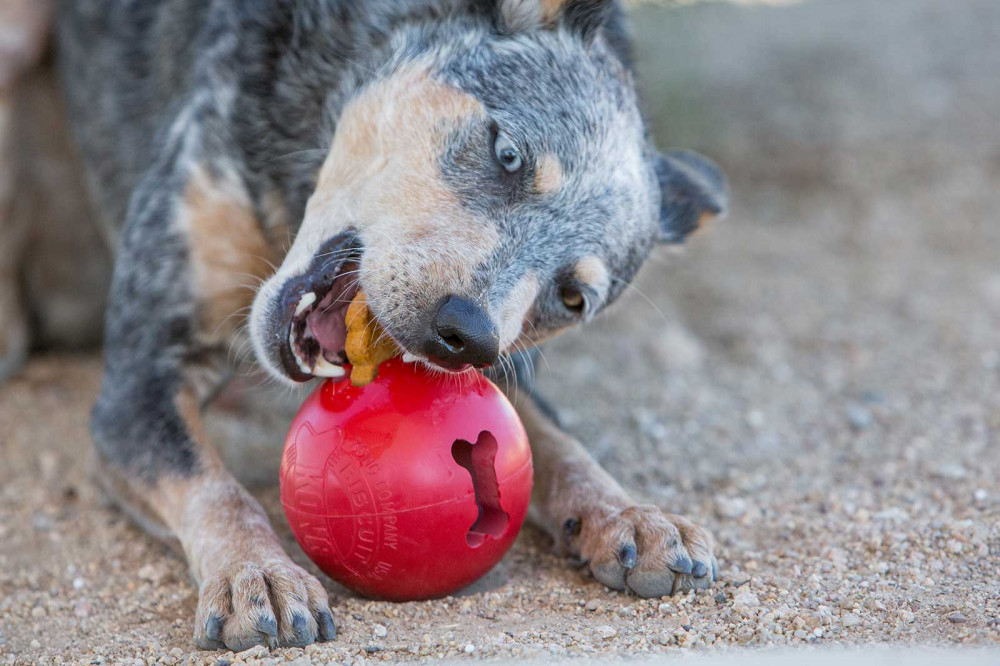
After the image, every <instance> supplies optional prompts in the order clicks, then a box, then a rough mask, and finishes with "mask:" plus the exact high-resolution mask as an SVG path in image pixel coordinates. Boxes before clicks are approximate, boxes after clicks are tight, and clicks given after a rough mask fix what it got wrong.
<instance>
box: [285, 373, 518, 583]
mask: <svg viewBox="0 0 1000 666" xmlns="http://www.w3.org/2000/svg"><path fill="white" fill-rule="evenodd" d="M352 378H353V375H352ZM531 483H532V465H531V451H530V449H529V448H528V439H527V436H526V435H525V432H524V427H523V426H522V424H521V421H520V419H518V417H517V414H516V412H515V411H514V408H513V406H512V405H511V404H510V402H508V401H507V399H506V398H505V397H504V395H503V394H502V393H501V392H500V390H499V389H498V388H497V387H496V386H495V385H493V383H491V382H490V381H489V380H488V379H487V378H486V377H484V376H483V375H481V374H479V373H477V372H471V373H466V374H463V375H460V376H458V377H457V378H448V380H447V381H446V380H443V379H442V378H441V377H440V376H438V375H435V374H433V373H431V372H430V371H428V370H427V369H425V368H423V367H422V366H420V365H418V364H414V363H404V362H403V361H402V359H398V358H397V359H391V360H389V361H386V362H384V363H382V365H381V368H380V369H379V372H378V377H377V378H375V379H374V381H372V382H371V383H370V384H368V385H367V386H363V387H359V386H354V385H353V384H352V382H345V381H340V382H334V381H332V380H326V381H325V382H323V383H322V384H321V385H320V386H319V387H318V388H317V389H316V390H315V391H314V392H313V394H312V395H310V396H309V398H308V399H307V400H306V402H305V404H303V405H302V408H301V410H300V411H299V413H298V415H297V416H296V417H295V420H294V421H293V422H292V426H291V430H290V431H289V433H288V438H287V440H286V444H285V451H284V454H283V457H282V464H281V476H280V486H281V503H282V506H283V507H284V509H285V515H286V516H287V517H288V522H289V524H290V525H291V528H292V532H293V533H294V534H295V538H296V539H297V540H298V542H299V544H300V545H301V546H302V549H303V550H304V551H305V553H306V555H308V556H309V557H310V558H311V559H312V561H313V562H315V563H316V564H317V566H319V568H320V569H322V570H323V571H324V572H325V573H326V574H327V575H329V576H330V577H331V578H333V579H334V580H336V581H338V582H340V583H342V584H343V585H345V586H347V587H349V588H351V589H353V590H355V591H357V592H359V593H361V594H363V595H365V596H368V597H375V598H382V599H390V600H397V601H403V600H412V599H429V598H434V597H440V596H444V595H446V594H450V593H451V592H454V591H455V590H458V589H460V588H462V587H465V586H466V585H468V584H469V583H472V582H473V581H475V580H476V579H478V578H479V577H481V576H482V575H484V574H485V573H486V572H487V571H489V570H490V569H491V568H492V567H493V565H495V564H496V563H497V562H498V561H499V560H500V558H501V557H503V554H504V553H505V552H506V551H507V549H508V548H509V547H510V546H511V544H512V543H513V542H514V538H515V537H516V536H517V533H518V531H519V530H520V528H521V524H522V523H523V522H524V517H525V515H526V514H527V511H528V502H529V500H530V498H531Z"/></svg>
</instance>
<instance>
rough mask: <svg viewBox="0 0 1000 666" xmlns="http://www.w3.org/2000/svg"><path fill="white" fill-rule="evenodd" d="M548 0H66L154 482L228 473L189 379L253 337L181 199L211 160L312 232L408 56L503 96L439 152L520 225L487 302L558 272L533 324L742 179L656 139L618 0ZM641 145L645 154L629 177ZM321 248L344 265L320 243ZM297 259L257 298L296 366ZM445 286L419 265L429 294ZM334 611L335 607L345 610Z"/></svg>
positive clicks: (82, 144)
mask: <svg viewBox="0 0 1000 666" xmlns="http://www.w3.org/2000/svg"><path fill="white" fill-rule="evenodd" d="M549 4H550V5H554V4H557V3H549ZM515 5H516V6H515ZM541 6H542V5H540V4H537V3H535V2H534V0H532V1H531V2H514V0H61V1H60V2H59V5H58V9H57V11H56V32H57V40H56V42H57V53H58V58H59V63H60V72H61V76H62V81H63V88H64V90H65V93H66V97H67V100H68V106H69V115H70V118H71V120H72V124H73V129H74V133H75V137H76V141H77V145H78V146H79V149H80V151H81V153H82V156H83V161H84V164H85V170H86V175H87V182H88V184H89V188H90V192H91V197H92V199H93V201H94V202H95V204H96V209H97V212H98V216H99V218H100V220H101V223H102V224H103V226H104V228H105V230H106V236H107V238H108V239H109V243H110V245H112V246H113V248H114V250H115V255H116V258H115V269H114V276H113V280H112V287H111V292H110V301H109V307H108V312H107V325H106V333H105V345H106V373H105V380H104V384H103V387H102V390H101V394H100V397H99V400H98V402H97V405H96V407H95V410H94V419H93V432H94V438H95V441H96V443H97V448H98V451H99V452H100V457H101V459H102V460H103V461H104V462H105V463H106V464H107V465H109V466H110V468H112V469H114V470H116V473H117V474H121V475H123V476H124V477H126V478H128V479H130V480H131V481H130V483H131V484H132V486H133V489H134V488H135V487H136V486H137V484H139V485H141V484H148V485H149V486H150V487H154V486H156V487H159V485H161V484H162V482H163V481H164V480H165V479H173V480H176V479H198V478H199V475H203V474H208V471H209V467H210V464H209V462H207V461H209V458H206V456H205V454H204V452H203V451H202V449H201V448H200V447H201V446H202V443H201V442H198V441H196V437H195V434H194V433H193V432H192V427H193V426H192V424H191V422H190V418H189V416H187V415H185V414H184V413H183V410H181V409H180V408H179V406H178V405H179V396H181V395H182V393H183V392H184V391H191V392H192V393H193V394H194V395H195V396H196V397H197V398H198V399H199V400H202V401H205V400H207V399H208V398H209V397H210V396H211V395H213V394H214V390H215V388H217V386H218V385H219V384H220V383H221V382H223V381H224V379H225V377H226V376H227V375H228V372H229V368H228V363H227V356H228V352H229V348H230V344H231V342H232V341H231V340H230V339H225V338H219V337H218V336H215V335H213V331H209V330H203V328H202V327H201V326H200V324H199V316H200V311H201V308H202V307H203V305H204V304H203V303H200V302H199V294H198V293H197V289H198V288H197V285H196V280H195V277H194V276H193V272H194V270H193V261H194V260H193V254H195V250H197V248H195V247H192V244H191V229H190V228H188V226H186V223H184V222H182V220H181V217H182V216H181V215H180V212H179V211H180V210H181V208H182V206H183V205H184V197H185V192H186V191H187V189H188V187H189V184H190V183H191V181H192V179H193V178H194V175H195V174H196V173H197V172H199V170H202V171H206V172H207V173H208V176H209V178H210V179H212V180H213V181H218V182H225V183H230V184H233V188H234V189H235V190H236V191H237V192H238V193H239V195H240V196H243V195H245V197H246V198H247V200H248V201H249V202H250V205H251V207H252V208H253V210H254V212H255V215H254V217H255V219H256V221H257V222H256V223H257V224H259V225H260V227H261V231H262V234H263V235H264V236H265V237H267V238H269V239H271V240H272V241H273V242H274V245H275V247H276V251H277V252H278V253H279V255H280V252H281V250H283V249H287V248H286V247H282V246H283V244H284V243H285V242H286V241H287V238H286V237H284V236H283V234H286V233H287V234H290V235H292V236H294V234H295V231H296V228H297V226H298V224H299V223H300V222H301V221H302V219H303V217H304V216H305V213H306V207H307V202H308V201H309V199H310V197H311V196H312V195H313V194H314V191H315V190H316V187H317V178H318V174H319V171H320V168H321V166H322V165H323V162H324V160H325V159H326V156H327V152H328V149H329V147H330V145H331V142H332V141H333V138H334V137H335V136H336V133H337V131H338V120H339V118H340V116H341V113H342V112H343V111H344V109H345V108H346V107H347V106H348V105H349V104H350V103H351V102H352V100H354V99H355V98H356V96H357V95H358V93H359V91H361V90H364V89H365V88H366V86H370V85H372V84H373V83H375V82H377V81H379V80H382V79H387V78H389V77H391V76H393V74H394V73H395V72H396V71H399V70H401V69H402V68H405V66H406V65H407V64H409V63H413V62H416V61H421V62H425V61H429V62H431V63H432V68H433V74H432V75H433V77H434V78H435V79H436V80H438V81H440V82H443V83H444V84H446V85H447V86H450V87H452V88H455V89H458V90H461V91H463V92H464V93H465V94H467V95H471V96H472V97H474V98H475V99H476V100H478V102H479V103H480V104H481V105H482V106H483V107H484V108H485V109H486V112H487V116H486V117H477V119H476V120H475V121H474V122H471V121H470V123H468V124H466V125H463V126H461V127H457V128H452V129H451V130H450V131H451V134H450V135H449V136H448V138H447V141H445V142H444V143H443V144H442V148H441V151H440V153H439V154H436V155H428V156H427V159H428V160H431V161H432V162H433V164H434V167H435V169H436V170H437V172H438V174H439V178H440V179H441V182H442V183H444V184H445V186H446V187H447V188H448V190H449V191H450V192H451V193H452V194H453V195H454V197H455V199H456V200H457V201H458V202H459V205H460V206H461V207H462V208H463V209H464V210H466V211H469V212H470V214H472V215H475V216H476V219H480V220H485V224H488V225H489V226H490V228H491V233H492V232H494V231H495V232H496V235H497V237H498V238H499V241H498V242H497V243H496V245H495V247H493V248H492V250H491V252H490V255H489V256H488V257H487V258H486V260H484V261H482V262H481V263H479V264H478V265H477V266H475V267H474V279H473V283H472V284H473V287H472V288H471V289H470V293H472V292H475V293H476V294H485V297H483V298H484V302H485V305H484V307H485V308H487V310H488V311H489V312H490V313H494V312H495V310H494V309H493V308H494V306H497V307H499V306H498V305H497V304H499V303H502V302H503V301H504V299H506V298H507V297H508V295H509V293H510V292H511V290H512V289H513V288H514V286H515V285H517V284H518V281H519V280H521V279H522V278H523V277H524V276H525V275H526V274H527V273H528V272H529V271H530V272H531V273H532V274H533V275H534V276H535V278H536V279H537V282H538V289H537V295H535V297H534V301H533V303H531V305H530V308H529V309H528V311H527V313H526V315H525V322H523V324H522V325H524V326H530V330H531V331H532V334H531V335H530V336H528V337H529V339H533V338H544V337H546V336H547V335H549V334H554V333H557V332H559V331H561V330H563V329H565V328H566V327H569V326H571V325H574V324H576V323H578V322H580V321H583V320H585V319H587V318H589V317H590V316H592V315H593V314H594V313H595V312H596V311H597V310H599V309H601V308H603V307H606V306H607V305H609V304H610V303H611V302H612V301H613V300H614V299H615V298H616V297H617V296H618V295H619V294H620V292H621V291H622V289H623V288H624V287H625V285H627V284H628V282H629V281H630V280H631V279H632V277H633V276H634V275H635V272H636V271H637V270H638V268H639V266H640V265H641V263H642V261H643V260H644V259H645V257H646V255H647V254H648V252H649V250H650V248H651V247H652V245H653V244H654V243H655V242H656V241H658V240H659V241H664V242H672V243H676V242H680V241H681V240H683V238H684V237H685V236H686V235H687V234H689V233H690V232H691V231H693V230H694V229H695V228H696V227H697V226H698V223H699V222H700V220H701V219H702V218H703V217H706V216H712V215H717V214H719V213H721V212H723V210H724V207H725V183H724V180H723V178H722V176H721V174H720V172H719V171H718V169H717V168H716V167H714V165H712V164H711V163H710V162H707V161H706V160H704V159H703V158H700V157H698V156H695V155H693V154H691V153H671V154H667V155H662V154H660V153H658V152H656V150H655V149H654V148H653V146H652V144H651V142H650V141H649V137H648V135H647V132H646V129H645V125H644V122H643V118H642V116H641V113H640V110H639V104H638V101H637V97H636V93H635V90H634V83H633V80H632V74H631V71H630V63H629V55H628V47H627V39H626V36H625V33H624V27H623V15H622V10H621V8H620V6H619V5H618V3H617V2H616V1H614V0H567V1H566V2H565V3H564V6H563V7H561V8H560V9H559V14H558V16H557V17H555V18H552V17H549V18H548V19H545V18H544V17H543V12H542V9H541ZM498 128H499V130H498ZM497 131H501V132H502V133H503V134H504V135H506V136H508V137H510V139H511V140H512V141H513V143H514V144H515V145H516V146H517V147H518V148H519V150H520V152H521V154H522V155H523V157H524V167H523V169H522V170H520V171H518V172H517V173H516V174H514V175H512V174H509V173H505V172H504V170H503V169H502V168H500V166H499V165H498V162H497V161H496V156H495V155H494V152H493V143H494V141H495V136H496V133H497ZM545 155H550V156H555V158H557V161H558V163H559V164H560V165H561V167H560V169H561V170H560V178H561V180H560V182H559V187H558V188H557V189H556V191H555V192H553V193H550V194H547V195H546V196H541V195H539V194H538V193H537V192H536V191H535V190H534V189H533V186H532V185H531V183H532V178H533V177H534V175H535V170H536V169H537V168H539V166H538V162H537V160H539V159H541V158H542V156H545ZM629 156H633V157H635V158H636V159H634V160H632V161H629V160H630V159H632V158H631V157H629ZM623 164H624V165H626V166H627V168H628V169H631V170H630V171H628V172H627V174H626V175H627V177H626V176H625V175H623V172H622V169H623V168H625V167H623V166H622V165H623ZM285 222H287V223H288V224H289V229H284V228H283V227H282V226H281V225H282V224H283V223H285ZM359 233H360V237H362V238H363V234H364V230H363V229H362V230H360V232H359ZM275 236H277V237H275ZM424 249H425V250H427V251H431V252H432V251H433V248H424ZM364 251H365V249H364V248H360V252H362V253H363V252H364ZM585 257H596V258H597V259H599V260H600V265H601V266H602V267H603V268H602V270H605V269H606V272H607V279H608V285H607V287H606V288H605V289H604V290H603V291H602V292H600V293H597V292H596V291H594V289H593V288H592V287H593V286H592V285H590V284H586V283H582V282H580V279H579V278H578V276H577V275H576V273H574V271H575V270H576V267H577V264H578V262H580V260H581V259H584V258H585ZM310 265H311V266H314V267H316V266H318V268H315V270H325V264H322V262H320V264H316V263H315V261H314V262H313V263H312V264H310ZM363 268H364V263H362V269H363ZM310 270H313V269H310ZM363 273H364V272H363V270H362V281H364V274H363ZM292 278H301V270H300V271H299V273H297V274H292V275H287V274H285V273H282V272H281V271H280V270H279V271H278V273H277V276H276V277H272V278H271V282H270V284H269V286H266V287H265V289H264V290H262V291H261V296H259V297H258V303H257V304H256V305H255V313H254V316H255V317H256V318H258V319H259V320H260V321H261V322H263V323H262V324H261V325H260V326H258V327H256V328H255V334H256V335H258V337H260V336H264V337H266V338H267V339H266V340H257V341H255V342H256V347H257V348H258V349H259V350H264V352H263V353H262V354H261V358H260V361H261V363H262V364H263V365H264V366H265V367H266V368H267V369H268V370H270V371H271V372H272V373H273V374H275V375H282V374H283V373H284V371H283V370H282V368H281V366H280V364H279V363H278V362H277V361H276V360H275V359H276V358H277V356H275V355H273V354H272V353H271V352H270V351H268V350H272V349H273V348H274V347H275V346H280V345H283V344H285V339H284V338H283V337H282V334H281V331H283V330H285V329H284V328H282V327H283V326H285V327H287V321H286V320H287V317H288V316H289V315H288V304H281V303H278V302H277V301H278V299H279V298H280V296H281V294H282V293H284V292H283V290H286V291H287V289H286V287H287V284H286V283H287V282H288V281H289V280H291V279H292ZM567 285H570V286H572V287H574V288H578V289H580V290H581V291H582V292H583V293H584V295H585V297H586V299H587V301H586V306H585V307H584V308H582V309H579V310H575V309H572V308H568V307H567V305H566V303H565V297H564V289H565V288H566V286H567ZM433 286H434V285H429V284H410V283H407V284H406V289H408V290H410V291H412V292H414V293H416V294H419V292H421V290H428V289H430V288H431V287H433ZM409 296H413V294H404V295H401V296H400V298H404V297H409ZM415 302H419V299H417V300H415ZM293 305H294V304H293ZM233 314H240V313H233ZM409 314H410V316H409V317H408V318H405V319H402V320H401V319H400V318H398V317H397V318H392V317H387V319H386V321H385V322H384V324H385V325H386V328H387V329H388V330H389V332H390V333H391V334H392V335H393V337H395V338H396V339H397V340H398V341H399V342H401V343H402V344H404V346H405V344H406V343H407V341H408V340H410V339H415V338H417V337H419V336H420V335H422V330H421V327H426V326H427V325H428V319H427V317H425V316H423V314H421V313H414V312H412V311H411V312H410V313H409ZM431 314H433V313H431ZM428 316H430V315H428ZM491 316H493V315H492V314H491ZM518 316H520V315H518ZM283 317H284V318H285V319H282V318H283ZM526 330H528V329H526ZM261 331H263V333H261ZM275 332H277V337H275V335H274V333H275ZM502 351H513V350H502ZM516 365H517V366H518V367H523V364H520V363H518V364H516ZM296 378H297V379H300V378H299V377H296ZM602 478H603V477H602ZM602 482H603V481H602ZM557 519H558V520H562V519H563V517H561V516H557ZM573 520H576V519H575V518H573ZM584 520H586V519H584ZM576 525H577V527H579V521H577V523H576ZM577 532H579V530H578V529H577ZM185 547H186V548H187V547H188V544H186V545H185ZM622 552H626V553H627V552H631V555H630V556H629V557H625V558H624V559H623V560H622V556H619V559H620V560H622V562H625V561H626V560H627V561H630V562H631V564H629V565H627V567H626V568H629V567H631V566H634V564H635V546H634V545H633V546H631V551H628V548H626V549H625V551H622ZM685 557H686V556H685ZM707 559H712V558H711V557H710V556H708V557H707ZM614 566H618V565H614ZM696 570H698V567H696ZM705 570H706V567H705V566H702V567H700V572H701V573H700V575H701V576H704V575H705V573H704V572H705ZM690 571H691V565H690V560H688V566H687V572H688V573H690ZM615 575H616V576H617V575H618V574H615ZM696 575H697V574H696ZM622 576H624V574H622ZM602 580H604V578H602ZM671 580H673V579H672V578H671ZM606 582H607V581H606ZM608 584H613V583H608ZM657 584H659V583H657ZM622 585H624V583H622ZM671 585H672V583H671ZM616 586H617V585H616ZM633 589H635V590H636V591H640V587H638V586H636V585H633ZM642 589H653V588H651V587H649V585H648V584H647V587H646V588H642ZM656 589H657V590H659V588H656ZM670 589H671V588H670V587H668V588H667V591H668V592H669V590H670ZM201 612H202V611H201V609H200V610H199V613H201ZM317 612H318V613H319V614H318V615H317V616H316V621H317V622H320V623H321V624H322V623H323V622H325V621H326V619H328V618H327V615H328V613H327V615H324V614H323V612H319V611H317ZM324 612H325V611H324ZM199 617H200V620H202V623H201V625H200V627H199V628H196V636H198V637H199V638H198V640H199V644H203V645H206V646H217V645H221V644H222V643H226V644H229V642H228V641H227V640H226V639H225V638H224V637H222V636H221V635H220V634H219V633H218V632H219V631H221V629H220V628H219V627H220V626H221V620H220V619H219V617H216V616H210V617H208V619H207V620H206V619H205V618H204V617H202V616H201V615H199ZM206 623H207V624H206ZM206 626H207V627H208V629H207V630H206V629H205V627H206ZM311 626H314V625H311ZM330 626H331V627H332V624H331V625H330ZM213 627H214V629H213ZM206 631H207V635H206V634H205V632H206ZM199 632H200V633H199ZM321 633H322V632H321ZM316 635H317V634H316V633H315V630H314V631H313V633H312V634H311V636H312V638H315V637H316ZM324 635H325V634H324ZM255 636H256V634H255ZM307 638H308V637H307ZM234 640H236V639H234ZM239 640H245V637H243V638H240V639H239ZM251 640H256V639H253V638H252V639H251ZM282 640H284V639H282ZM308 640H311V638H309V639H308ZM308 640H306V641H305V642H308Z"/></svg>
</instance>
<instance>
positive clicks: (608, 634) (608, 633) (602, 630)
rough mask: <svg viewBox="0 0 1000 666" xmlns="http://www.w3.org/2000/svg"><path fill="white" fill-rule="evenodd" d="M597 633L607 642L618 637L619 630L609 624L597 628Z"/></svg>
mask: <svg viewBox="0 0 1000 666" xmlns="http://www.w3.org/2000/svg"><path fill="white" fill-rule="evenodd" d="M595 631H596V632H597V635H598V636H600V637H601V638H603V639H605V640H607V639H609V638H614V637H615V636H617V635H618V630H617V629H615V628H614V627H612V626H611V625H609V624H602V625H601V626H599V627H597V628H596V629H595Z"/></svg>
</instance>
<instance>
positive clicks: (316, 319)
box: [306, 290, 350, 365]
mask: <svg viewBox="0 0 1000 666" xmlns="http://www.w3.org/2000/svg"><path fill="white" fill-rule="evenodd" d="M336 292H337V290H331V291H330V293H329V294H327V295H326V297H325V298H324V299H323V300H322V301H320V302H319V303H318V304H317V305H316V308H315V309H314V310H313V311H312V312H311V313H309V315H308V317H307V318H306V324H307V325H308V326H309V332H310V333H312V336H313V337H314V338H316V342H318V343H319V346H320V348H321V349H322V350H323V358H325V359H326V360H327V361H330V362H331V363H338V364H340V365H343V364H344V363H346V362H347V356H346V355H345V354H344V344H345V342H346V341H347V324H346V323H345V322H344V315H345V314H346V312H347V306H348V305H350V299H349V298H348V299H346V300H345V299H344V297H345V296H346V294H342V293H336Z"/></svg>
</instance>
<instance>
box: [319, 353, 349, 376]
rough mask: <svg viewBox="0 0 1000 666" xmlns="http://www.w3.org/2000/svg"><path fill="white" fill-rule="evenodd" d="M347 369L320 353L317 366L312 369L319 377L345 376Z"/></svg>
mask: <svg viewBox="0 0 1000 666" xmlns="http://www.w3.org/2000/svg"><path fill="white" fill-rule="evenodd" d="M345 372H346V371H345V370H344V369H343V368H342V367H340V366H339V365H336V364H334V363H330V362H329V361H328V360H326V359H325V358H323V355H322V354H320V356H319V358H317V359H316V366H315V367H314V368H313V369H312V374H314V375H316V376H317V377H343V376H344V374H345Z"/></svg>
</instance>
